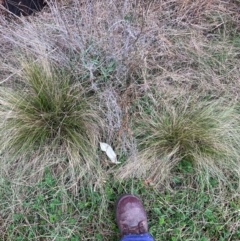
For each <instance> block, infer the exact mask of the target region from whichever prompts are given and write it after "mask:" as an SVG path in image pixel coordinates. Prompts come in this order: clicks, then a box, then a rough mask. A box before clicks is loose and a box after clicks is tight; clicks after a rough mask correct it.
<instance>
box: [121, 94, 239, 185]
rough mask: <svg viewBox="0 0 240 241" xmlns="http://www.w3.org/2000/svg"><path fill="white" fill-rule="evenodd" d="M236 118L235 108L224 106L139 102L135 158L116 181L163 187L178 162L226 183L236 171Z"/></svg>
mask: <svg viewBox="0 0 240 241" xmlns="http://www.w3.org/2000/svg"><path fill="white" fill-rule="evenodd" d="M238 118H239V115H238V113H237V112H236V110H235V108H234V105H232V104H227V105H226V104H225V103H224V100H211V101H208V100H204V98H197V97H185V96H183V97H181V96H179V98H177V99H174V100H171V99H170V98H169V100H166V99H164V98H159V97H155V98H153V99H152V100H151V101H149V104H146V101H145V102H144V104H142V102H140V103H139V116H138V118H136V121H134V124H133V128H134V130H135V136H136V140H137V146H138V154H137V155H136V157H135V160H134V159H133V158H130V159H129V160H128V161H127V163H126V166H125V167H124V168H123V170H120V176H121V177H127V176H129V175H136V176H141V177H144V178H149V180H151V181H153V182H161V181H162V180H164V179H165V178H166V177H167V176H168V174H169V171H170V169H171V168H173V167H174V166H176V165H177V163H178V162H180V161H181V160H187V161H189V162H191V163H192V164H193V166H194V167H195V170H207V171H208V172H209V173H210V174H211V175H214V176H217V177H218V178H220V180H225V178H226V173H236V172H237V170H238V166H239V155H240V153H239V150H238V149H239V144H240V131H239V123H238ZM133 167H134V168H133ZM238 175H239V174H238Z"/></svg>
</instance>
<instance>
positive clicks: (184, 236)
mask: <svg viewBox="0 0 240 241" xmlns="http://www.w3.org/2000/svg"><path fill="white" fill-rule="evenodd" d="M188 175H189V173H188V172H187V174H185V175H183V176H182V177H180V176H179V178H180V179H181V185H176V186H174V185H173V190H172V191H167V190H166V191H162V192H159V191H156V190H154V189H152V188H151V187H148V186H144V185H143V183H142V182H139V181H138V180H127V181H126V182H125V183H122V184H121V183H119V182H107V183H106V185H105V187H104V193H103V194H102V195H104V196H105V198H106V202H105V203H104V204H101V200H102V195H100V194H99V193H98V192H94V191H93V190H92V188H91V187H90V186H88V187H81V188H80V190H79V192H78V193H77V194H75V195H73V193H71V192H69V191H66V190H64V189H62V188H61V185H59V179H58V178H56V177H54V176H53V175H52V174H51V173H50V171H49V170H47V169H46V170H45V174H44V176H43V178H42V179H41V180H39V181H38V183H36V184H35V185H29V186H28V187H22V186H16V184H14V183H13V182H11V181H10V180H9V181H8V182H5V183H1V186H0V193H1V197H2V200H3V199H5V200H6V198H9V197H11V198H12V199H11V200H9V201H8V202H10V203H5V204H3V205H2V209H1V217H2V218H4V219H7V220H8V225H7V226H2V227H1V232H2V234H1V240H6V241H7V240H21V241H23V240H24V241H25V240H53V239H55V240H106V241H107V240H108V241H113V240H117V239H118V238H119V233H118V230H117V227H116V224H115V217H114V204H115V201H116V197H117V196H118V195H120V194H122V193H124V192H127V193H134V194H136V195H139V196H140V198H141V199H142V200H143V203H144V206H145V208H146V211H147V214H148V219H149V227H150V232H151V233H152V235H153V236H154V237H155V240H166V241H168V240H172V241H177V240H238V239H239V238H240V233H239V229H238V227H239V226H238V225H239V220H240V219H239V215H238V212H239V207H240V206H239V205H240V203H239V199H238V198H234V197H231V195H230V196H228V197H227V196H222V197H221V198H220V197H219V198H215V197H214V196H215V195H216V194H217V192H218V189H216V187H214V185H212V186H211V189H210V190H202V191H199V190H197V189H193V188H192V187H190V186H189V187H187V186H186V177H188ZM173 183H174V182H173ZM7 190H9V191H7ZM16 190H18V193H17V192H15V191H16ZM9 204H11V205H9ZM102 205H104V206H102ZM103 207H104V210H105V211H104V212H102V209H101V208H103Z"/></svg>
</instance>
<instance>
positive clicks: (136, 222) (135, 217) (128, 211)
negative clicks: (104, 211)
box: [116, 194, 148, 236]
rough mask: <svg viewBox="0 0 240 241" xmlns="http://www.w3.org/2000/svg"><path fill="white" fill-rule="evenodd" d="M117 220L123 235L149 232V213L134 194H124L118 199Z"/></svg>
mask: <svg viewBox="0 0 240 241" xmlns="http://www.w3.org/2000/svg"><path fill="white" fill-rule="evenodd" d="M116 221H117V225H118V228H119V231H120V233H121V235H122V236H123V235H126V234H144V233H147V232H148V224H147V215H146V212H145V210H144V208H143V205H142V202H141V200H140V199H139V198H138V197H136V196H134V195H132V194H125V195H122V196H120V198H119V199H118V201H117V203H116Z"/></svg>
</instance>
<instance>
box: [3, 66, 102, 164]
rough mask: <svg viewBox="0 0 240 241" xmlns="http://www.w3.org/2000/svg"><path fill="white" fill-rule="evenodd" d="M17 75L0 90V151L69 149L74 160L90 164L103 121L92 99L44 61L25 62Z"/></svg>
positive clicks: (77, 85) (18, 151)
mask: <svg viewBox="0 0 240 241" xmlns="http://www.w3.org/2000/svg"><path fill="white" fill-rule="evenodd" d="M19 78H20V79H21V82H20V84H19V86H18V88H17V89H16V88H15V89H10V88H6V87H1V89H0V111H1V116H2V118H1V128H0V130H1V137H2V138H1V151H2V152H5V153H12V154H13V155H14V156H19V155H26V154H27V153H31V152H33V151H39V150H41V151H43V150H44V148H48V149H49V150H51V151H52V152H55V151H56V152H61V153H63V152H65V153H67V158H68V160H70V162H73V163H74V165H76V164H77V163H78V164H77V165H79V162H80V163H82V164H87V166H88V167H89V168H90V167H91V166H94V161H95V160H96V156H95V153H96V148H97V146H98V141H99V138H100V131H101V130H102V126H103V121H102V120H101V118H100V115H99V113H98V112H97V108H96V100H95V99H94V98H93V97H91V96H90V95H89V93H87V90H86V89H84V88H82V86H81V84H80V83H78V82H75V83H72V82H71V79H70V75H68V74H67V73H66V72H64V71H56V70H55V69H54V68H53V67H51V66H49V65H48V64H46V63H45V64H42V63H34V64H33V63H30V62H28V63H24V65H23V71H22V74H21V76H20V77H19ZM60 150H61V151H60ZM80 165H81V164H80Z"/></svg>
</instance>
